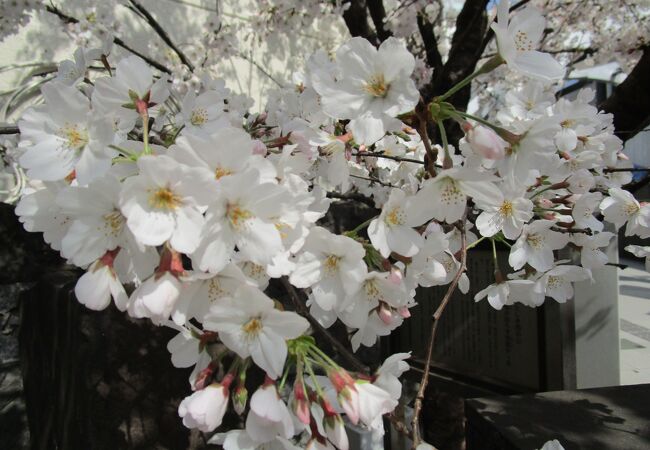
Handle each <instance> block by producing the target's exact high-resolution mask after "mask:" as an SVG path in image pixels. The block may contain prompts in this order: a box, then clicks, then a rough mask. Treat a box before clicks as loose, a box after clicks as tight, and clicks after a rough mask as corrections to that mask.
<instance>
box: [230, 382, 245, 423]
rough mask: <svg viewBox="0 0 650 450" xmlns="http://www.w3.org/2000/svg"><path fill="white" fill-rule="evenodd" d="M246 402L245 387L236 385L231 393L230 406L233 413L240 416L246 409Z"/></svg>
mask: <svg viewBox="0 0 650 450" xmlns="http://www.w3.org/2000/svg"><path fill="white" fill-rule="evenodd" d="M247 401H248V389H246V386H242V385H238V386H237V387H236V388H235V390H234V391H233V393H232V405H233V407H234V408H235V412H236V413H237V414H239V415H240V416H241V415H242V414H243V413H244V410H245V409H246V402H247Z"/></svg>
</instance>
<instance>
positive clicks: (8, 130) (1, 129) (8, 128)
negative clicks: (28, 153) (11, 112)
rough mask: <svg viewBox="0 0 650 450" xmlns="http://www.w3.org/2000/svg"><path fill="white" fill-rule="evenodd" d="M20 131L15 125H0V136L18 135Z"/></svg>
mask: <svg viewBox="0 0 650 450" xmlns="http://www.w3.org/2000/svg"><path fill="white" fill-rule="evenodd" d="M18 133H20V129H19V128H18V126H17V125H5V124H2V125H0V134H18Z"/></svg>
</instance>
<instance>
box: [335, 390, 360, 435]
mask: <svg viewBox="0 0 650 450" xmlns="http://www.w3.org/2000/svg"><path fill="white" fill-rule="evenodd" d="M336 398H337V400H338V401H339V404H340V405H341V408H343V411H345V414H347V416H348V419H350V422H352V423H353V424H355V425H356V424H357V423H359V393H358V392H357V389H356V388H355V387H354V385H353V386H349V387H345V388H343V389H342V390H341V391H340V392H339V394H338V395H337V396H336Z"/></svg>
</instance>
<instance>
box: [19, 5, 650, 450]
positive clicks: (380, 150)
mask: <svg viewBox="0 0 650 450" xmlns="http://www.w3.org/2000/svg"><path fill="white" fill-rule="evenodd" d="M507 8H508V2H507V1H502V2H501V3H500V5H499V12H498V18H497V22H496V23H495V24H494V25H493V28H494V31H495V34H496V37H497V42H498V49H499V55H497V56H495V57H494V58H492V59H490V60H489V61H488V62H487V63H486V65H485V66H483V68H482V69H479V73H487V72H489V71H491V70H492V69H494V68H495V67H497V66H499V65H502V64H505V65H506V66H507V67H508V69H509V70H512V71H517V72H519V73H521V74H522V75H524V76H526V77H529V81H528V82H527V83H526V84H525V86H524V87H523V88H521V89H514V90H512V91H510V92H509V93H508V94H507V97H506V104H505V106H504V107H503V108H502V109H501V110H499V111H498V113H497V114H496V117H497V121H496V122H495V123H490V122H486V121H484V120H483V119H481V118H478V117H473V116H470V115H468V114H467V113H465V112H463V111H457V110H455V109H454V108H453V107H452V106H451V105H449V104H448V103H446V102H445V101H444V100H445V96H444V95H443V96H442V97H439V98H437V99H434V102H433V103H431V104H429V105H423V106H424V108H417V111H418V112H417V113H416V112H415V111H416V107H417V106H418V103H419V102H420V96H419V92H418V90H417V88H416V84H415V81H414V80H413V73H414V70H415V69H416V59H415V58H414V56H413V55H412V54H411V53H409V51H408V50H407V49H406V46H405V44H404V43H403V42H402V41H401V40H399V39H397V38H389V39H387V40H386V41H385V42H383V43H382V44H381V46H380V47H379V48H375V47H373V46H372V45H371V44H370V43H369V42H368V41H366V40H364V39H362V38H353V39H350V40H349V41H347V42H346V43H345V44H343V45H342V46H340V48H338V50H337V51H336V54H335V55H333V57H330V56H328V55H327V54H326V53H325V52H317V53H315V54H314V55H313V56H312V57H311V58H309V60H308V61H307V63H306V69H305V70H304V71H303V72H301V73H297V74H295V76H294V78H293V80H291V82H287V83H286V84H285V85H284V86H285V87H283V88H280V89H278V90H277V91H276V92H274V93H273V94H272V95H270V96H269V99H268V103H267V105H266V107H265V109H264V111H262V112H260V113H255V112H251V111H249V108H250V105H251V102H250V99H248V98H246V97H245V96H243V95H241V94H237V93H234V92H233V91H231V90H230V89H228V88H226V86H225V83H224V82H223V81H222V80H217V79H212V78H209V77H204V78H203V79H201V80H200V83H198V88H197V89H195V90H194V89H189V90H188V91H187V92H186V93H183V94H179V90H177V89H175V87H176V86H177V84H175V83H174V81H175V79H174V75H172V77H171V78H170V77H168V76H167V75H164V74H163V75H160V74H159V73H158V72H157V71H156V70H155V69H152V68H151V67H150V66H149V65H148V64H146V63H145V61H143V60H142V59H140V58H139V57H137V56H129V57H126V58H123V59H121V60H114V59H113V57H112V56H111V55H110V53H109V48H108V47H104V48H100V49H94V48H93V49H80V50H78V51H77V52H76V53H75V58H74V61H72V60H70V61H66V62H64V63H62V64H61V66H60V68H59V72H58V75H57V76H56V78H55V79H54V80H53V81H51V82H48V83H46V84H44V85H43V86H42V88H41V92H42V96H43V103H42V104H40V105H38V106H35V107H32V108H30V109H29V110H27V111H26V112H25V113H24V114H23V115H22V118H21V120H20V121H19V124H18V125H19V128H20V143H19V144H18V147H17V149H16V150H15V158H16V160H17V161H18V162H19V163H20V165H21V167H22V169H23V170H25V172H26V175H27V177H28V178H29V187H28V189H27V190H26V191H25V193H24V195H23V196H22V198H21V199H20V201H19V203H18V205H17V208H16V213H17V214H18V216H19V217H20V220H21V222H22V223H23V224H24V226H25V228H26V229H27V230H29V231H33V232H42V233H43V235H44V239H45V240H46V242H47V243H48V244H49V245H51V246H52V248H54V249H56V250H58V251H60V253H61V255H62V256H63V257H64V258H65V259H66V260H67V261H68V262H70V263H71V264H74V265H76V266H78V267H81V268H83V269H84V270H85V274H84V275H83V276H82V277H81V278H80V279H79V281H78V283H77V285H76V288H75V293H76V295H77V298H78V300H79V301H80V302H81V303H83V304H84V305H86V306H87V307H88V308H90V309H95V310H101V309H104V308H106V307H107V306H108V305H109V304H110V303H111V300H112V301H113V302H114V303H115V305H116V307H117V308H119V309H120V310H121V311H125V312H126V313H127V314H128V315H129V316H131V317H134V318H148V319H150V320H151V321H152V322H153V323H154V324H157V325H161V326H168V327H171V328H174V329H175V330H177V331H178V335H177V336H176V337H175V338H173V339H172V340H171V341H170V342H169V345H168V349H169V350H170V352H171V355H172V356H171V358H172V363H173V365H174V366H176V367H183V368H187V367H193V372H192V375H191V377H190V380H189V382H190V389H191V390H192V391H193V393H191V395H189V396H188V397H187V398H185V399H184V400H183V401H182V403H181V404H180V407H179V415H180V416H181V418H182V420H183V423H184V424H185V425H186V426H187V427H189V428H197V429H199V430H201V431H203V432H213V431H215V430H217V431H218V433H216V434H215V435H214V436H213V437H212V438H211V441H212V442H216V443H220V444H222V445H223V446H224V448H226V449H227V450H231V449H245V448H246V449H248V448H255V447H257V446H263V445H266V446H267V447H265V448H284V449H288V448H297V447H299V446H300V447H305V448H310V449H321V448H332V447H336V448H339V449H343V450H345V449H347V448H348V447H349V445H348V439H347V435H346V431H345V427H344V423H345V421H349V422H351V423H353V424H361V425H363V426H365V427H368V428H370V429H374V430H376V431H378V432H382V431H383V420H382V416H383V415H385V414H387V413H390V412H391V411H393V409H394V408H395V407H396V406H397V404H398V400H399V399H400V397H401V391H402V389H401V383H400V381H399V379H398V378H399V376H400V375H402V373H403V372H405V371H406V370H408V364H407V363H406V362H405V360H406V359H407V358H408V357H409V354H406V353H400V354H395V355H392V356H390V357H389V358H388V359H386V361H385V362H384V363H383V364H382V365H381V367H380V368H379V369H378V370H377V371H376V372H375V373H373V374H367V373H361V372H354V371H348V370H346V369H344V368H342V367H341V366H340V365H339V363H337V362H335V361H334V360H333V359H332V357H331V355H328V354H327V353H325V352H324V351H323V350H322V349H321V348H320V347H319V345H318V342H317V341H316V340H315V339H314V337H313V336H312V329H313V328H314V326H312V325H310V323H309V321H308V320H307V319H306V318H305V317H303V315H305V313H304V311H301V306H303V304H301V303H300V302H303V301H304V300H305V299H306V304H304V309H305V310H307V309H308V311H309V314H310V315H311V316H312V320H314V321H317V322H318V323H319V325H320V326H321V327H324V328H329V327H330V326H332V325H333V324H334V323H335V322H337V321H340V322H342V324H343V325H344V326H345V327H346V328H347V329H348V331H349V332H350V344H351V347H352V349H353V350H354V351H356V350H357V349H359V347H361V346H372V345H374V344H375V343H376V342H377V338H378V337H380V336H387V335H389V334H390V333H391V332H392V331H394V330H395V329H396V328H397V327H399V326H400V325H401V324H402V323H403V322H404V321H405V320H407V319H408V317H409V315H410V313H409V309H410V308H411V307H413V306H414V305H415V300H414V298H415V292H416V288H417V287H431V286H445V285H451V286H452V287H453V286H455V285H456V284H458V286H459V288H460V290H461V291H463V292H467V291H468V289H469V278H468V277H467V275H466V274H465V273H464V272H463V271H464V260H465V255H466V253H467V252H468V251H469V252H470V253H471V251H472V248H475V247H476V246H477V245H478V244H479V243H480V242H481V241H485V242H486V243H487V242H491V245H492V248H493V249H494V255H495V258H494V263H495V267H494V272H495V277H494V283H492V284H490V285H489V286H480V287H479V288H480V289H481V291H480V292H479V293H478V294H477V295H476V297H475V298H476V300H477V301H482V300H483V299H485V298H487V301H488V302H489V303H490V305H491V306H492V307H494V308H495V309H501V308H503V307H504V306H506V305H512V304H514V303H523V304H525V305H527V306H530V307H536V306H539V305H541V304H542V303H543V302H544V300H545V298H546V297H550V298H552V299H554V300H556V301H558V302H564V301H566V300H567V299H570V298H571V297H572V296H573V288H572V282H575V281H581V280H588V279H590V278H591V277H592V271H593V270H596V269H599V268H601V267H603V266H604V265H605V264H606V263H607V262H608V260H607V256H606V255H605V253H604V249H605V247H607V245H608V244H609V242H610V240H611V239H612V237H613V236H614V233H613V232H610V231H604V230H605V224H609V226H610V227H611V228H612V229H616V230H617V229H619V228H621V227H625V234H626V235H638V236H640V237H641V238H646V237H649V236H650V206H647V205H641V204H639V202H637V201H636V200H635V199H634V197H633V196H632V194H631V193H629V192H627V191H625V190H624V189H623V188H622V186H624V185H625V184H627V183H629V182H630V181H631V176H630V174H629V173H628V172H622V171H611V169H620V168H627V167H630V164H629V163H628V161H626V159H625V158H624V157H623V155H622V154H621V147H622V146H621V142H620V140H619V139H618V138H616V137H615V136H614V135H613V126H612V117H611V116H610V115H607V114H602V113H599V112H598V110H597V109H596V108H595V107H593V106H591V104H590V102H591V100H592V97H593V92H591V91H588V90H585V91H582V92H581V93H580V94H579V95H578V97H577V98H576V99H575V100H573V101H569V100H565V99H560V100H555V98H554V96H553V95H552V94H549V89H548V86H549V84H550V83H553V82H554V81H556V80H558V79H560V78H561V77H562V76H563V74H564V69H563V67H562V66H561V65H560V64H559V63H557V62H556V61H555V60H554V59H553V58H552V57H551V56H549V55H548V54H545V53H540V52H537V51H536V50H535V49H536V48H537V44H538V41H539V39H540V38H541V35H542V31H543V29H544V20H543V18H542V17H541V15H540V14H539V13H538V12H537V11H536V10H534V9H523V10H521V11H517V13H516V14H515V15H513V16H511V17H510V18H509V17H508V9H507ZM102 60H103V63H104V65H105V66H107V67H106V68H105V70H104V71H93V72H89V71H88V70H87V69H88V67H89V66H90V65H99V66H101V65H102ZM108 65H110V67H108ZM89 77H90V78H89ZM422 111H424V112H422ZM451 121H456V122H458V123H459V124H460V125H461V127H462V129H463V130H464V132H465V137H464V138H463V139H462V140H461V141H460V144H459V146H458V147H459V148H458V149H454V148H452V146H451V145H449V144H447V143H446V139H445V138H444V136H445V134H444V128H441V131H440V133H441V135H442V137H443V139H442V141H443V145H441V146H437V145H436V146H434V145H432V144H431V143H430V142H429V137H428V133H427V132H426V129H427V124H428V125H431V126H430V127H428V128H429V129H430V131H435V130H437V129H438V128H437V126H438V124H443V122H444V123H450V122H451ZM456 150H457V151H456ZM351 194H354V196H355V197H356V198H358V197H361V198H363V197H366V200H367V201H368V202H369V203H371V204H373V205H374V206H375V207H376V208H377V210H378V214H377V216H376V217H373V218H372V219H371V220H369V221H367V222H364V223H360V224H358V226H357V227H356V228H354V229H351V230H347V231H346V232H344V233H342V234H336V233H334V232H333V231H332V230H328V229H326V228H324V227H323V226H321V225H322V223H323V222H319V221H320V220H321V219H322V218H323V217H324V216H325V214H326V213H327V212H328V210H329V208H330V206H331V204H332V202H333V201H337V200H334V199H335V198H339V197H346V196H350V195H351ZM497 247H500V248H503V249H507V250H508V251H509V257H508V265H509V267H499V266H498V263H497V259H496V248H497ZM567 247H571V248H573V249H574V250H575V254H576V255H577V257H576V258H575V261H579V263H577V262H575V263H574V262H571V261H568V260H565V259H559V258H558V255H557V251H558V250H562V249H565V248H567ZM646 250H648V248H645V250H644V249H643V248H640V249H636V248H635V249H632V251H633V252H635V254H637V255H641V254H643V255H645V254H647V253H648V252H647V251H646ZM644 252H645V253H644ZM272 283H274V284H275V285H276V286H283V287H284V288H285V289H286V290H287V291H288V292H287V295H288V297H294V296H295V297H297V298H296V299H295V300H296V301H297V304H296V305H294V307H293V309H295V310H296V312H294V311H289V310H285V309H284V308H283V307H281V306H280V305H279V302H278V301H277V300H279V299H277V298H275V299H274V298H271V297H269V295H270V292H271V291H270V290H269V289H267V288H268V287H269V285H270V284H272ZM303 297H304V298H303ZM299 313H301V314H299ZM348 369H350V368H348ZM250 370H261V371H263V372H264V373H265V381H264V382H263V383H262V384H261V385H259V386H255V387H254V390H251V391H252V393H251V395H250V396H249V394H248V389H249V388H250V385H247V373H248V372H249V371H250ZM227 410H232V411H235V412H236V413H237V414H239V415H241V416H242V422H241V423H242V426H243V428H242V429H236V430H225V429H220V428H219V426H220V425H221V422H222V419H223V417H224V414H225V413H226V411H227Z"/></svg>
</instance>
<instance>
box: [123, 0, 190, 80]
mask: <svg viewBox="0 0 650 450" xmlns="http://www.w3.org/2000/svg"><path fill="white" fill-rule="evenodd" d="M129 3H130V4H131V5H133V8H135V10H137V12H139V13H140V14H142V16H143V17H144V18H145V20H146V21H147V23H148V24H149V25H150V26H151V28H153V30H154V31H155V32H156V34H158V36H160V38H161V39H162V40H163V41H164V42H165V44H167V45H168V46H169V48H171V49H172V50H173V51H174V53H176V54H177V55H178V58H179V59H180V60H181V62H182V63H183V64H185V66H187V68H188V69H189V70H190V72H194V65H193V64H192V62H191V61H190V60H189V58H188V57H187V55H185V53H183V51H182V50H181V49H180V48H178V47H177V46H176V44H174V42H173V41H172V40H171V38H170V37H169V34H167V32H166V31H165V30H164V29H163V27H161V26H160V24H159V23H158V21H157V20H156V19H155V17H154V16H152V15H151V13H150V12H149V11H148V10H147V9H146V8H145V7H143V6H142V5H141V4H140V3H138V1H137V0H129Z"/></svg>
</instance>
